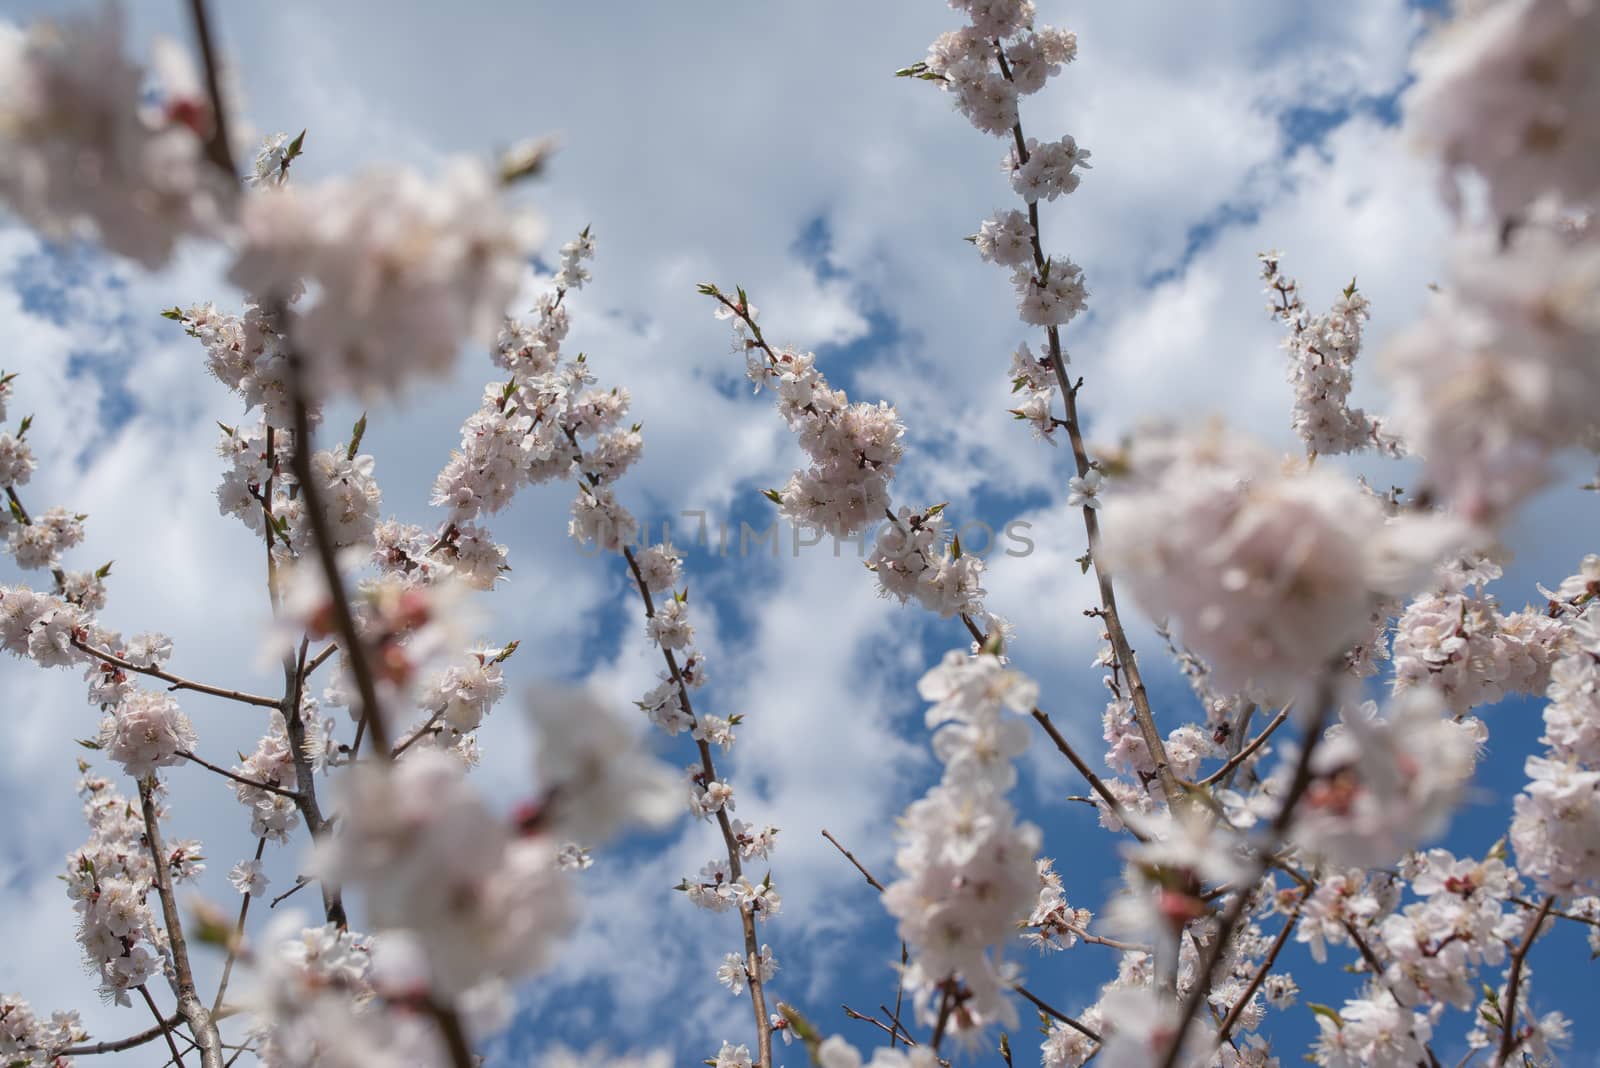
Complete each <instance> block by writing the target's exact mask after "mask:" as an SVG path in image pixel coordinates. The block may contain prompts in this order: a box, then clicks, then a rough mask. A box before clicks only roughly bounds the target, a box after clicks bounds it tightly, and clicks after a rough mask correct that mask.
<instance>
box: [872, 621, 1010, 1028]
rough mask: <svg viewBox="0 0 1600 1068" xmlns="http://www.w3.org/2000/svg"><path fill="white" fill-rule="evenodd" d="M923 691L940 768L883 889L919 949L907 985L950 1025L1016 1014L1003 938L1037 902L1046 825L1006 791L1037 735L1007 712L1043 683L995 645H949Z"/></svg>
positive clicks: (905, 822)
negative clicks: (984, 648)
mask: <svg viewBox="0 0 1600 1068" xmlns="http://www.w3.org/2000/svg"><path fill="white" fill-rule="evenodd" d="M918 692H920V693H921V694H922V696H923V697H924V698H925V699H927V700H929V701H931V702H933V704H932V706H931V707H930V708H929V709H928V713H927V722H928V726H929V728H930V729H932V730H933V731H934V734H933V750H934V753H935V755H936V756H938V758H939V760H940V762H941V763H942V764H943V765H944V774H943V777H942V778H941V780H940V782H939V784H938V785H937V786H935V787H933V788H932V789H931V790H929V791H928V793H927V794H926V795H925V796H924V797H923V798H921V799H920V800H918V801H916V802H913V803H912V805H911V807H910V808H908V809H907V810H906V812H905V815H904V816H903V817H901V820H900V827H899V830H898V832H897V835H896V838H897V841H898V843H899V848H898V850H897V851H896V853H895V866H896V867H897V868H898V869H899V871H900V878H899V879H897V880H896V881H895V882H893V883H891V884H889V886H888V887H887V889H885V891H884V895H883V900H884V907H885V908H886V909H888V911H889V913H890V915H892V916H894V917H895V919H896V920H898V921H899V928H898V929H899V933H900V937H901V939H902V940H904V941H905V943H906V945H907V946H908V947H909V949H910V950H911V953H912V959H911V963H910V964H909V966H908V967H907V969H906V971H905V983H906V989H907V990H908V991H910V992H911V993H912V995H913V996H914V998H915V1003H916V1006H917V1013H918V1016H919V1017H920V1018H921V1019H923V1021H924V1022H926V1023H928V1024H933V1023H935V1022H937V1021H938V1020H939V1019H940V1018H941V1017H945V1016H948V1018H949V1028H950V1032H951V1033H952V1034H960V1033H962V1032H973V1031H976V1030H978V1029H980V1028H982V1027H983V1026H985V1025H986V1024H987V1023H989V1022H991V1021H995V1020H1002V1021H1007V1022H1008V1024H1009V1025H1013V1026H1014V1025H1015V1021H1016V1010H1015V1009H1014V1007H1013V1006H1012V1005H1011V1003H1010V1001H1009V1000H1008V999H1007V997H1006V992H1007V990H1008V989H1009V987H1010V986H1011V985H1013V983H1014V982H1015V981H1016V976H1017V969H1016V966H1015V965H1014V964H1013V963H1011V962H1008V961H1006V959H1005V947H1006V944H1007V943H1008V942H1009V941H1010V939H1011V938H1012V937H1013V936H1014V933H1015V930H1016V928H1017V926H1018V925H1019V924H1020V923H1023V922H1024V921H1025V920H1026V919H1027V918H1028V917H1029V915H1030V913H1031V912H1033V911H1035V909H1036V907H1037V903H1038V899H1039V892H1040V885H1039V869H1038V866H1037V863H1036V860H1035V857H1036V855H1037V853H1038V850H1039V846H1040V843H1041V837H1040V832H1039V829H1038V828H1037V827H1035V826H1034V825H1033V824H1031V823H1026V822H1023V821H1020V820H1018V819H1017V815H1016V811H1015V810H1014V809H1013V808H1012V806H1011V804H1010V803H1009V802H1008V801H1007V800H1006V797H1005V795H1006V792H1007V791H1008V790H1009V789H1010V788H1011V786H1012V785H1013V784H1014V783H1015V782H1016V768H1015V766H1014V765H1013V763H1012V761H1013V760H1015V758H1016V757H1018V756H1020V755H1021V754H1022V752H1023V751H1024V750H1025V749H1026V748H1027V745H1028V738H1029V734H1028V726H1027V724H1026V722H1024V721H1023V720H1021V719H1020V718H1016V717H1014V716H1013V717H1008V716H1006V715H1005V713H1006V711H1007V710H1009V711H1011V712H1026V711H1028V710H1029V709H1031V708H1032V707H1033V703H1034V698H1035V695H1036V694H1037V688H1036V687H1035V685H1034V684H1033V682H1032V681H1031V680H1029V679H1027V678H1025V677H1024V676H1022V675H1020V674H1019V673H1017V672H1015V671H1012V670H1010V669H1008V668H1006V667H1005V666H1003V665H1002V664H1001V663H1000V661H999V660H998V659H997V658H996V657H994V656H992V655H989V654H980V655H978V656H976V657H973V656H969V655H968V654H967V653H965V652H962V651H951V652H949V653H947V654H945V657H944V660H943V661H942V662H941V663H940V665H939V666H938V667H936V668H934V669H932V670H931V671H929V672H928V673H927V674H926V675H924V676H923V677H922V680H921V682H920V683H919V684H918Z"/></svg>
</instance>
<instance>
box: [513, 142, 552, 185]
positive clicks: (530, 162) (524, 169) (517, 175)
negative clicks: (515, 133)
mask: <svg viewBox="0 0 1600 1068" xmlns="http://www.w3.org/2000/svg"><path fill="white" fill-rule="evenodd" d="M555 154H556V143H555V141H554V140H553V139H551V138H548V137H546V138H542V139H539V140H535V141H524V142H522V143H521V144H519V145H513V146H512V147H511V148H510V149H508V150H507V151H506V152H505V153H504V154H502V155H501V157H500V184H501V185H511V184H513V183H515V182H520V181H522V180H523V179H524V178H534V177H537V176H538V175H540V174H542V173H543V172H544V169H545V166H546V165H547V164H548V163H549V162H550V157H551V156H554V155H555Z"/></svg>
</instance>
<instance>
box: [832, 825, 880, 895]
mask: <svg viewBox="0 0 1600 1068" xmlns="http://www.w3.org/2000/svg"><path fill="white" fill-rule="evenodd" d="M822 837H824V838H826V839H827V840H828V841H830V842H832V843H833V848H835V849H837V850H838V851H839V852H841V853H843V854H844V859H846V860H848V861H849V862H850V863H851V864H854V865H855V868H856V871H858V872H860V873H861V875H862V877H863V878H865V879H866V880H867V885H868V886H870V887H872V888H873V889H874V890H876V891H877V892H878V893H880V894H881V893H883V884H882V883H880V882H879V881H878V880H877V879H874V878H873V877H872V873H871V872H870V871H868V870H867V869H866V868H865V867H863V866H862V864H861V862H860V861H859V860H857V859H856V855H855V854H854V853H852V852H850V850H848V849H846V848H845V847H844V846H842V845H840V844H839V839H837V838H835V837H834V836H833V835H831V834H829V833H828V829H827V828H826V827H824V828H823V829H822Z"/></svg>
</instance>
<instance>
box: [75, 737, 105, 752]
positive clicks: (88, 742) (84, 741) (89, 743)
mask: <svg viewBox="0 0 1600 1068" xmlns="http://www.w3.org/2000/svg"><path fill="white" fill-rule="evenodd" d="M77 742H78V744H79V745H81V746H83V747H84V748H85V749H93V750H96V751H98V750H99V749H100V748H101V746H100V743H99V742H97V741H95V740H94V739H92V738H79V739H77Z"/></svg>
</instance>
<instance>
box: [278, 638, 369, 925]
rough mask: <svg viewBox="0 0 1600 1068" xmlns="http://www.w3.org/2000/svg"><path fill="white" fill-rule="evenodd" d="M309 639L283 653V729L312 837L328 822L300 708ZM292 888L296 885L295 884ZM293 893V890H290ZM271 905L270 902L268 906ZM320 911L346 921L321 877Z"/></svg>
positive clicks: (335, 891) (298, 802) (339, 899)
mask: <svg viewBox="0 0 1600 1068" xmlns="http://www.w3.org/2000/svg"><path fill="white" fill-rule="evenodd" d="M309 647H310V642H308V641H307V640H306V639H304V638H302V639H301V640H300V649H299V652H298V653H297V654H286V655H285V656H284V658H283V677H284V685H283V707H282V711H283V722H284V732H285V733H286V734H287V735H288V736H289V752H290V756H291V759H292V760H293V761H294V784H295V789H296V793H297V796H296V798H295V807H296V808H297V809H299V810H300V818H301V819H303V820H305V821H306V831H307V832H309V833H310V835H311V837H312V838H314V839H315V838H320V837H322V836H323V835H324V834H326V832H327V827H328V822H327V821H326V820H325V819H323V816H322V807H321V805H319V804H318V802H317V780H316V773H315V772H314V770H313V769H312V767H311V756H310V754H308V753H307V752H306V736H307V731H306V722H305V716H304V714H303V713H302V712H301V709H300V697H301V694H302V692H303V691H304V689H305V679H306V675H307V674H308V672H307V669H306V666H305V663H306V650H307V649H308V648H309ZM294 889H299V886H296V887H295V888H294ZM290 893H293V890H291V891H290ZM287 896H288V894H280V895H279V896H278V897H277V898H275V899H274V900H273V902H272V905H276V904H277V903H278V902H279V901H282V900H283V899H284V898H285V897H287ZM269 907H271V906H269ZM322 911H323V915H325V916H326V917H327V918H328V922H329V923H333V924H337V925H338V926H339V927H340V929H343V928H345V927H347V926H348V925H349V921H348V919H347V918H346V916H345V911H344V898H343V896H342V895H341V893H340V891H339V888H338V887H337V886H334V885H332V884H330V883H329V882H328V881H327V880H322Z"/></svg>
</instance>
